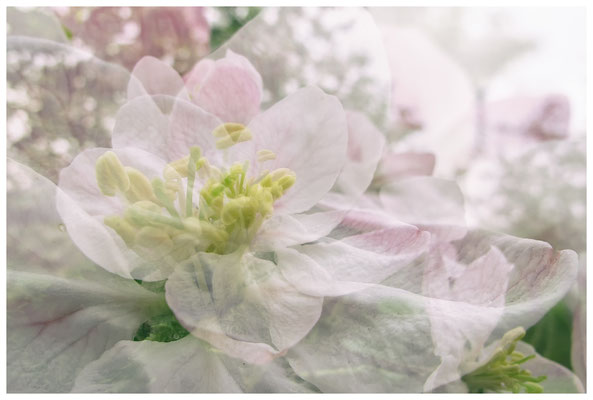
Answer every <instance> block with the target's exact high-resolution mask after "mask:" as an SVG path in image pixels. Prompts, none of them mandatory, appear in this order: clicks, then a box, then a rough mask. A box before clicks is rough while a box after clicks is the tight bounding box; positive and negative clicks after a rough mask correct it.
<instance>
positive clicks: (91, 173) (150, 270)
mask: <svg viewBox="0 0 593 400" xmlns="http://www.w3.org/2000/svg"><path fill="white" fill-rule="evenodd" d="M108 150H109V149H90V150H86V151H84V152H82V153H80V154H79V155H78V156H77V157H76V158H75V159H74V160H73V161H72V164H70V166H69V167H67V168H64V169H63V170H62V172H61V174H60V182H59V188H60V191H59V192H58V194H57V208H58V212H59V213H60V216H61V218H62V220H63V223H64V225H65V227H66V230H67V231H68V234H69V235H70V237H71V238H72V241H73V242H74V243H75V244H76V245H77V246H78V248H79V249H80V250H81V251H82V252H83V253H84V254H85V255H86V256H87V257H89V258H90V259H91V260H93V261H94V262H95V263H97V264H98V265H100V266H101V267H103V268H105V269H106V270H108V271H110V272H113V273H115V274H118V275H120V276H123V277H125V278H135V279H142V280H149V281H150V280H161V279H164V278H166V276H167V275H168V273H169V272H170V271H169V270H168V268H171V265H169V266H167V263H164V261H163V260H157V261H154V262H151V263H149V262H147V261H146V260H144V259H143V258H141V257H140V256H139V255H137V254H136V253H135V252H134V251H132V250H131V249H129V248H128V246H127V245H126V244H125V242H124V241H123V240H122V238H121V237H120V236H119V235H118V234H117V233H116V232H115V231H114V230H112V229H111V228H109V227H107V226H106V225H105V223H104V218H105V217H107V216H112V215H122V214H123V211H124V208H125V205H126V204H125V202H124V200H122V199H120V198H117V197H107V196H105V195H103V194H102V193H101V191H100V190H99V187H98V185H97V180H96V176H95V164H96V161H97V158H98V157H99V156H101V155H102V154H103V153H105V152H106V151H108ZM113 152H114V153H115V154H116V155H117V156H118V158H119V159H120V160H121V162H122V164H123V165H125V166H130V167H132V168H135V169H137V170H139V171H140V172H142V173H144V175H145V176H146V177H148V178H149V179H153V178H155V177H160V176H161V175H162V171H163V169H164V167H165V162H164V161H163V160H161V159H159V158H158V157H155V156H154V155H152V154H150V153H146V152H144V151H142V150H137V149H133V148H119V149H114V150H113Z"/></svg>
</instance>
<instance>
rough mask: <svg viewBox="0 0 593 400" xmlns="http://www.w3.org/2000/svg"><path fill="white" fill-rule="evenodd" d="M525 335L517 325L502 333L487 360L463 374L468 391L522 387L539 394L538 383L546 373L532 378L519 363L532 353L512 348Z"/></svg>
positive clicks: (496, 390)
mask: <svg viewBox="0 0 593 400" xmlns="http://www.w3.org/2000/svg"><path fill="white" fill-rule="evenodd" d="M523 336H525V329H523V328H521V327H518V328H515V329H512V330H510V331H508V332H507V333H505V335H504V337H503V338H502V341H501V345H500V347H499V348H498V349H497V351H496V352H495V353H494V355H493V356H492V358H490V360H488V362H487V363H486V364H484V365H482V366H481V367H480V368H478V369H476V370H475V371H472V372H470V373H469V374H467V375H465V376H464V377H463V378H462V380H463V381H464V382H465V383H466V384H467V386H468V389H469V392H470V393H484V392H513V393H519V392H520V391H521V390H522V389H523V390H525V391H526V392H528V393H541V392H543V388H542V387H541V385H539V383H540V382H542V381H543V380H545V379H546V376H538V377H534V376H532V375H531V372H529V371H528V370H526V369H523V368H522V366H521V364H523V363H525V362H527V361H529V360H531V359H532V358H534V357H535V355H530V356H524V355H523V354H521V353H520V352H518V351H515V346H516V345H517V342H518V341H519V340H520V339H521V338H523Z"/></svg>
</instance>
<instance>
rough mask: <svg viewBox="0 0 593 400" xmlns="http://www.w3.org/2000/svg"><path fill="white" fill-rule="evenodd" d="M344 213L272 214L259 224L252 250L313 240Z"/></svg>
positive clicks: (340, 218) (264, 249) (281, 246)
mask: <svg viewBox="0 0 593 400" xmlns="http://www.w3.org/2000/svg"><path fill="white" fill-rule="evenodd" d="M344 215H345V212H342V211H327V212H318V213H314V214H294V215H276V216H272V217H271V218H270V219H268V220H267V221H266V222H264V223H263V225H262V226H261V228H260V230H259V231H258V233H257V236H256V238H255V240H254V242H253V243H252V245H251V248H252V250H253V251H273V250H275V249H280V248H283V247H289V246H294V245H297V244H303V243H309V242H314V241H316V240H317V239H319V238H322V237H324V236H326V235H328V234H329V233H330V232H331V231H332V230H333V229H334V228H335V227H336V226H337V225H338V224H339V223H340V221H341V220H342V218H343V217H344Z"/></svg>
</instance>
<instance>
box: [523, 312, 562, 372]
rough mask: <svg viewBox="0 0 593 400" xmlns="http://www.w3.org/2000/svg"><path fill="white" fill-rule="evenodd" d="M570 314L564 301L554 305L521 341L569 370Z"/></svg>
mask: <svg viewBox="0 0 593 400" xmlns="http://www.w3.org/2000/svg"><path fill="white" fill-rule="evenodd" d="M571 336H572V312H571V311H570V309H569V308H568V306H567V305H566V303H565V302H564V301H561V302H559V303H558V304H556V305H555V306H554V307H553V308H552V309H551V310H550V311H548V313H547V314H546V315H544V317H543V318H542V319H541V320H540V321H539V322H538V323H537V324H535V325H534V326H532V327H531V328H529V329H528V330H527V334H526V335H525V338H524V339H523V341H524V342H527V343H529V344H531V345H532V346H533V347H535V350H536V351H537V352H538V353H539V354H541V355H542V356H543V357H545V358H547V359H550V360H552V361H555V362H557V363H559V364H562V365H563V366H565V367H566V368H569V369H571V368H572V366H571V362H570V348H571Z"/></svg>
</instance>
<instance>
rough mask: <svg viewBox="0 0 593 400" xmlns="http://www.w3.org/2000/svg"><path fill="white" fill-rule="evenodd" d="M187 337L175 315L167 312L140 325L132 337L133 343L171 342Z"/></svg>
mask: <svg viewBox="0 0 593 400" xmlns="http://www.w3.org/2000/svg"><path fill="white" fill-rule="evenodd" d="M187 335H189V332H188V331H187V330H186V329H185V328H184V327H183V326H181V324H180V323H179V321H177V318H175V315H173V313H172V312H169V313H167V314H163V315H159V316H156V317H153V318H151V319H149V320H148V321H145V322H144V323H143V324H142V325H140V327H139V328H138V330H137V331H136V335H135V336H134V341H135V342H140V341H142V340H152V341H155V342H173V341H175V340H179V339H182V338H184V337H186V336H187Z"/></svg>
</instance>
